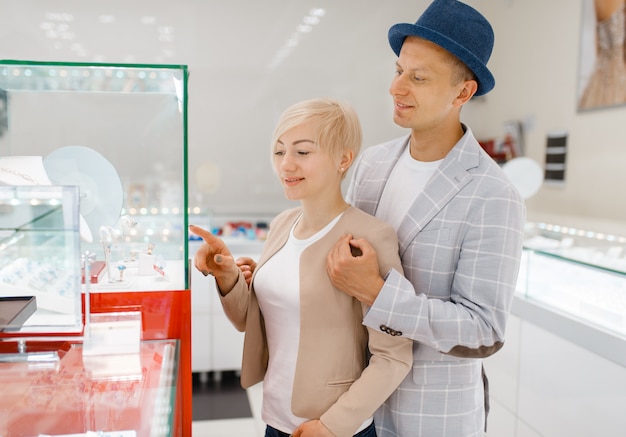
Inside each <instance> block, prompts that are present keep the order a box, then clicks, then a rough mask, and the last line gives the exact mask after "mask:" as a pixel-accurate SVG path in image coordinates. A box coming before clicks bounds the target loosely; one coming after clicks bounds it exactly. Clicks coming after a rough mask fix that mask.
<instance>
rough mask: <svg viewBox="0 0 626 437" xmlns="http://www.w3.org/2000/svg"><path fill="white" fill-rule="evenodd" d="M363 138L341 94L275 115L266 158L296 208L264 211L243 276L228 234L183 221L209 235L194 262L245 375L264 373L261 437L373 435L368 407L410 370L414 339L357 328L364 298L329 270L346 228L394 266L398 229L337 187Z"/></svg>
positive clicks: (247, 382) (249, 379)
mask: <svg viewBox="0 0 626 437" xmlns="http://www.w3.org/2000/svg"><path fill="white" fill-rule="evenodd" d="M360 145H361V127H360V124H359V121H358V118H357V116H356V113H355V112H354V111H353V110H352V109H351V108H350V107H349V106H347V105H345V104H342V103H340V102H338V101H335V100H332V99H327V98H322V99H313V100H307V101H304V102H301V103H298V104H295V105H293V106H291V107H290V108H288V109H287V110H286V111H285V112H284V113H283V114H282V115H281V117H280V119H279V121H278V124H277V126H276V128H275V131H274V136H273V141H272V152H273V158H272V162H273V168H274V171H275V172H276V174H277V176H278V177H279V179H280V181H281V183H282V185H283V189H284V192H285V195H286V197H287V198H288V199H291V200H299V201H300V203H301V206H300V207H297V208H294V209H290V210H287V211H284V212H283V213H281V214H279V215H278V217H276V218H275V219H274V220H273V221H272V223H271V225H270V231H269V234H268V236H267V240H266V242H265V244H264V248H263V253H262V254H261V258H260V260H259V263H258V265H257V266H256V268H255V269H254V274H253V276H252V279H251V282H250V286H248V285H247V284H246V278H245V277H244V274H243V273H242V272H241V270H240V269H239V267H238V266H237V265H236V263H235V261H234V260H233V258H232V255H231V254H230V252H229V250H228V248H227V247H226V246H225V245H224V243H223V242H222V241H221V240H220V239H219V238H217V237H215V236H213V235H212V234H211V233H209V232H207V231H205V230H203V229H200V228H198V227H195V226H190V230H191V231H192V232H193V233H195V234H197V235H199V236H201V237H202V238H203V239H204V240H205V243H204V244H203V245H202V246H201V248H200V249H199V250H198V252H197V253H196V257H195V266H196V268H198V269H199V270H200V271H201V272H203V273H204V274H205V275H206V274H212V275H213V276H215V279H216V281H217V285H218V288H219V292H220V299H221V301H222V304H223V307H224V311H225V312H226V315H227V316H228V318H229V319H230V320H231V322H232V323H233V325H234V326H235V327H236V328H237V329H239V330H241V331H245V333H246V335H245V339H244V352H243V363H242V371H241V384H242V386H243V387H244V388H247V387H249V386H251V385H253V384H256V383H257V382H259V381H263V406H262V417H263V420H264V422H265V423H266V424H267V429H266V434H265V435H266V437H274V436H288V435H292V436H295V437H307V436H337V437H344V436H353V435H358V436H363V437H364V436H368V437H369V436H375V435H376V432H375V429H374V426H373V419H372V416H373V413H374V411H375V410H376V409H377V408H378V407H379V406H380V405H381V404H382V403H383V402H384V401H385V399H386V398H387V397H388V396H389V395H390V394H391V393H392V392H393V391H394V389H395V388H396V387H397V386H398V385H399V383H400V382H401V381H402V380H403V379H404V377H405V376H406V375H407V373H408V371H409V369H410V364H411V362H412V346H411V342H410V341H409V340H406V339H404V338H402V337H401V335H400V334H401V333H397V332H393V333H392V334H393V335H390V334H389V333H384V332H383V331H382V330H383V329H385V330H386V331H389V330H388V329H387V328H386V327H384V326H381V330H373V329H368V328H365V327H364V326H363V325H362V323H361V322H362V318H363V313H364V311H367V308H366V307H365V306H363V305H362V304H360V303H359V302H358V301H357V300H356V299H354V298H352V297H350V296H348V295H346V294H344V293H342V292H340V291H338V290H337V289H336V288H334V287H333V286H332V285H331V283H330V280H329V278H328V275H327V273H326V256H327V254H328V252H329V250H330V249H331V247H332V246H333V245H334V243H335V242H336V241H337V240H338V238H339V237H341V236H342V235H344V234H348V233H350V234H352V235H354V236H355V238H358V236H365V235H367V237H368V238H369V239H372V240H374V241H373V245H374V247H375V249H376V251H377V252H378V253H379V254H382V255H381V256H379V259H380V260H381V262H380V272H381V275H383V276H384V275H386V274H387V273H388V272H389V271H390V270H391V269H395V270H397V271H399V272H400V273H402V267H401V264H400V259H399V256H398V245H397V238H396V234H395V231H394V229H393V228H392V227H391V226H389V225H387V224H386V223H384V222H382V221H380V220H378V219H376V218H374V217H372V216H370V215H367V214H365V213H363V212H362V211H360V210H358V209H356V208H354V207H351V206H350V205H348V204H347V203H346V202H345V200H344V198H343V195H342V193H341V181H342V179H343V177H344V176H345V174H346V171H347V170H348V168H349V166H350V164H352V162H353V160H354V158H355V156H356V154H357V153H358V152H359V149H360ZM355 255H356V256H358V255H357V254H355Z"/></svg>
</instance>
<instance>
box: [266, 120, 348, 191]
mask: <svg viewBox="0 0 626 437" xmlns="http://www.w3.org/2000/svg"><path fill="white" fill-rule="evenodd" d="M314 138H316V135H315V129H314V126H313V125H312V123H303V124H301V125H299V126H296V127H294V128H292V129H290V130H288V131H287V132H285V133H284V134H283V135H282V136H281V137H280V138H279V139H278V141H277V142H276V144H274V151H273V158H272V162H273V165H274V171H275V172H276V174H277V175H278V178H279V180H280V182H281V184H282V186H283V189H284V191H285V196H286V197H287V199H289V200H300V201H302V200H310V199H321V200H323V199H324V197H325V196H327V195H328V196H330V195H331V193H335V192H336V189H337V187H339V186H340V184H341V173H340V172H339V170H338V164H336V163H335V162H334V160H333V159H332V158H331V157H330V156H329V154H328V153H327V152H326V150H325V148H323V147H320V145H318V144H316V143H315V140H314Z"/></svg>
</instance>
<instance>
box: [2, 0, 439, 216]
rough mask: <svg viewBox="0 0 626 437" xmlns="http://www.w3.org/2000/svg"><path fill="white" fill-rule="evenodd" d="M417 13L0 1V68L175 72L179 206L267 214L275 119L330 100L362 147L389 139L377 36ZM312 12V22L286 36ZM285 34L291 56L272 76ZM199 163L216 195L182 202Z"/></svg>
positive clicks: (310, 4) (301, 3) (278, 0)
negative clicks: (170, 68)
mask: <svg viewBox="0 0 626 437" xmlns="http://www.w3.org/2000/svg"><path fill="white" fill-rule="evenodd" d="M428 3H429V1H428V0H384V1H383V0H342V1H337V0H336V1H332V0H264V1H257V0H247V1H244V0H229V1H217V0H176V1H171V0H169V1H166V0H132V1H130V0H106V1H105V0H90V1H88V0H0V16H1V17H2V26H0V59H17V60H34V61H54V62H104V63H138V64H175V65H181V64H184V65H187V66H188V68H189V72H190V77H189V181H190V184H189V188H190V191H191V195H190V200H191V203H193V202H194V201H198V202H202V203H210V204H211V207H212V208H213V209H214V210H239V209H241V208H247V209H254V208H256V209H259V208H260V209H271V210H275V209H277V208H278V206H277V205H278V204H280V202H281V201H282V193H281V191H280V189H279V187H278V185H277V184H275V181H274V176H273V174H272V171H271V168H270V166H269V158H268V156H269V154H268V146H267V142H268V140H269V135H270V132H271V129H272V128H273V124H274V121H275V119H276V116H277V115H278V113H279V112H280V111H282V110H283V109H284V108H286V107H287V106H288V105H290V104H291V103H294V102H295V101H298V100H302V99H304V98H310V97H314V96H320V95H327V96H333V97H337V98H341V99H344V100H347V101H349V102H351V103H352V104H353V105H354V106H355V107H356V109H357V112H359V115H360V116H361V121H362V124H363V131H364V143H365V144H366V145H370V144H373V143H376V142H379V141H383V140H386V139H389V138H391V137H392V136H397V135H398V133H399V132H400V131H399V130H398V129H399V128H397V127H396V126H395V125H393V122H392V120H391V99H390V97H389V96H388V93H387V89H388V85H389V82H390V80H391V78H392V75H393V72H394V68H395V67H394V62H395V55H394V54H393V52H392V51H391V49H390V48H389V45H388V43H387V30H388V29H389V27H390V26H391V25H393V24H395V23H397V22H414V21H415V20H416V19H417V17H418V16H419V14H420V13H421V12H422V11H423V10H424V8H425V7H426V5H427V4H428ZM319 8H323V9H324V10H325V14H324V15H323V16H321V17H319V23H318V24H315V25H312V26H311V29H310V32H308V33H303V32H298V29H299V28H300V26H302V25H303V24H306V22H307V20H310V18H306V17H308V16H310V14H311V11H312V10H315V9H319ZM294 35H296V39H297V40H298V42H299V43H298V44H297V46H295V47H294V48H293V50H291V51H289V52H288V56H287V57H286V58H284V59H283V60H282V61H281V62H280V63H278V64H275V65H274V66H273V67H272V63H273V62H274V61H275V60H276V56H277V54H278V53H280V52H281V50H283V49H284V47H285V45H286V44H288V41H289V40H290V38H291V39H293V38H294ZM203 163H204V164H206V163H210V164H211V166H213V165H214V166H217V167H218V168H219V169H221V171H220V181H219V188H218V189H217V190H216V191H214V192H211V193H194V190H196V189H197V187H196V185H195V184H194V178H195V176H194V174H195V171H196V169H197V168H199V166H200V165H201V164H203ZM205 167H206V166H205ZM203 168H204V167H203ZM250 186H253V187H254V189H252V190H251V189H250ZM278 199H279V200H278ZM250 205H255V206H252V207H251V206H250ZM192 206H193V205H192Z"/></svg>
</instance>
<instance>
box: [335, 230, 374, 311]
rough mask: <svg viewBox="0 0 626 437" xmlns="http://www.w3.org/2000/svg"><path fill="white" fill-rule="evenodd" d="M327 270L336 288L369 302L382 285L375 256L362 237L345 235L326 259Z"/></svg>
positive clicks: (372, 249) (370, 302) (371, 302)
mask: <svg viewBox="0 0 626 437" xmlns="http://www.w3.org/2000/svg"><path fill="white" fill-rule="evenodd" d="M326 270H327V272H328V276H329V277H330V280H331V282H332V283H333V285H334V286H335V287H337V288H338V289H339V290H341V291H343V292H344V293H347V294H349V295H350V296H353V297H355V298H356V299H358V300H359V301H361V302H363V303H365V304H367V305H372V304H373V303H374V301H375V300H376V297H377V296H378V293H379V292H380V289H381V288H382V287H383V285H384V284H385V281H384V280H383V278H381V277H380V272H379V268H378V255H377V254H376V251H375V250H374V248H373V247H372V246H371V244H369V243H368V242H367V240H365V239H363V238H359V239H356V240H355V239H352V235H344V236H343V237H341V238H340V239H339V241H337V243H336V244H335V246H334V247H333V248H332V249H331V250H330V252H329V253H328V256H327V258H326Z"/></svg>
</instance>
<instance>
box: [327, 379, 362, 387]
mask: <svg viewBox="0 0 626 437" xmlns="http://www.w3.org/2000/svg"><path fill="white" fill-rule="evenodd" d="M354 381H356V380H355V379H344V380H339V381H328V382H327V383H326V385H327V386H329V387H341V386H344V385H352V384H353V383H354Z"/></svg>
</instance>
